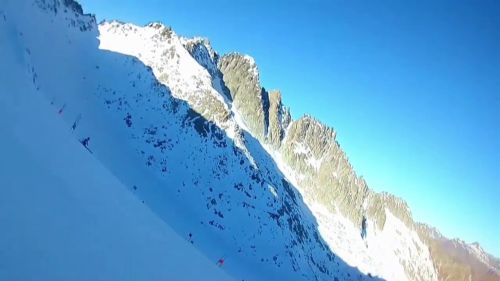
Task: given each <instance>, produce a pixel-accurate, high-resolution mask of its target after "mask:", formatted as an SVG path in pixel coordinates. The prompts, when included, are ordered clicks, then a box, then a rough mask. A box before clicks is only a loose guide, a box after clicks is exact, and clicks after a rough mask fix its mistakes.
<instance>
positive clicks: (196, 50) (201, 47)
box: [180, 37, 221, 86]
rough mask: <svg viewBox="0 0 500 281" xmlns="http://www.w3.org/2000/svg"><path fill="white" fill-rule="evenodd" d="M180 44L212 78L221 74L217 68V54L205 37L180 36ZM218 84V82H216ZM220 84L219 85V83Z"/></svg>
mask: <svg viewBox="0 0 500 281" xmlns="http://www.w3.org/2000/svg"><path fill="white" fill-rule="evenodd" d="M180 39H181V42H182V45H184V48H186V50H187V51H188V52H189V53H190V54H191V56H192V57H193V58H194V59H195V60H196V61H197V62H198V63H199V64H200V65H201V66H203V67H204V68H205V69H206V70H207V71H208V73H210V75H211V76H212V78H214V79H215V78H219V77H220V76H221V75H220V74H219V73H220V71H219V69H218V68H217V60H218V59H219V55H218V54H217V53H216V52H215V50H214V49H213V48H212V44H210V41H209V40H208V39H207V38H204V37H193V38H186V37H181V38H180ZM216 84H219V83H216ZM219 86H220V85H219Z"/></svg>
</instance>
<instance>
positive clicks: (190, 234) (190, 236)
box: [188, 232, 193, 244]
mask: <svg viewBox="0 0 500 281" xmlns="http://www.w3.org/2000/svg"><path fill="white" fill-rule="evenodd" d="M188 241H189V242H191V244H193V234H192V233H191V232H189V239H188Z"/></svg>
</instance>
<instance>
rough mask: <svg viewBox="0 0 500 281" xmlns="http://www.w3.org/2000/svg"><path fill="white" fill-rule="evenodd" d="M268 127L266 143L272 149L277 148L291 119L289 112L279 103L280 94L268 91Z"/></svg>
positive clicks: (275, 91)
mask: <svg viewBox="0 0 500 281" xmlns="http://www.w3.org/2000/svg"><path fill="white" fill-rule="evenodd" d="M268 97H269V98H268V99H269V109H268V112H269V113H268V116H269V125H268V130H267V141H268V142H269V143H270V144H271V145H272V146H273V147H274V148H279V147H280V146H281V142H282V140H283V138H284V136H285V132H286V129H287V128H288V125H290V122H291V121H292V117H291V115H290V110H289V109H288V108H287V107H285V106H283V104H282V102H281V92H280V91H277V90H274V91H269V93H268Z"/></svg>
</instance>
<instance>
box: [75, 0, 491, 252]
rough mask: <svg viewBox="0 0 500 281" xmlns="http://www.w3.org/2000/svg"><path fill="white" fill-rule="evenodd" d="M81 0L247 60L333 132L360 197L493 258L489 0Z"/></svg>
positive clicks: (296, 107)
mask: <svg viewBox="0 0 500 281" xmlns="http://www.w3.org/2000/svg"><path fill="white" fill-rule="evenodd" d="M79 2H80V3H81V4H82V6H83V9H84V11H85V12H90V13H93V14H96V16H97V19H98V20H99V21H100V20H102V19H109V20H111V19H118V20H122V21H125V22H132V23H135V24H141V25H142V24H146V23H148V22H152V21H161V22H164V23H165V24H167V25H171V26H172V28H173V29H174V30H175V31H176V32H177V33H178V34H179V35H182V36H195V35H196V36H202V37H207V38H208V39H209V40H210V41H211V42H212V44H213V46H214V49H215V50H216V51H218V52H219V53H222V54H224V53H229V52H233V51H238V52H242V53H247V54H249V55H251V56H253V57H254V58H255V59H256V62H257V65H258V67H259V70H260V78H261V83H262V85H263V86H264V87H266V88H270V89H275V88H276V89H280V90H281V91H282V93H283V100H284V103H285V104H286V105H287V106H290V108H291V111H292V114H293V116H294V118H297V117H299V116H301V115H303V114H305V113H308V114H311V115H312V116H315V117H316V118H318V119H319V120H321V121H323V122H325V123H327V124H328V125H330V126H332V127H334V128H335V130H336V131H337V132H338V133H337V136H338V141H339V143H340V144H341V146H342V149H343V150H344V151H345V152H346V154H347V156H348V158H349V161H350V162H351V163H352V165H353V167H354V169H355V171H356V172H357V174H358V175H361V176H363V177H364V178H365V179H366V181H367V183H368V186H369V187H370V188H372V189H374V190H375V191H387V192H389V193H392V194H395V195H397V196H399V197H402V198H403V199H404V200H405V201H407V202H408V204H409V206H410V208H411V210H412V213H413V215H414V218H415V219H416V220H417V221H422V222H425V223H428V224H430V225H432V226H435V227H437V228H438V229H439V230H440V231H441V232H442V233H443V234H444V235H446V236H448V237H450V238H453V237H459V238H460V239H464V240H466V241H467V242H474V241H478V242H479V243H480V244H481V245H482V246H483V247H484V248H485V249H486V250H487V251H488V252H490V253H492V254H494V255H495V256H497V257H500V241H499V239H498V237H500V223H498V222H499V221H500V218H499V217H498V214H499V213H500V210H499V207H498V203H499V202H500V168H499V164H498V159H500V121H499V120H500V79H499V78H498V73H500V47H499V46H500V31H499V30H500V19H499V18H498V17H497V16H496V15H497V14H499V13H500V2H496V1H475V2H472V3H471V2H470V1H440V2H439V3H433V2H430V1H429V2H427V1H420V2H411V1H408V2H405V3H402V2H396V1H383V2H382V3H377V4H376V3H361V2H359V3H356V2H355V1H350V2H348V1H316V0H312V1H306V2H299V1H280V0H278V1H272V2H270V3H269V2H267V1H262V0H257V1H252V2H247V1H227V0H215V1H211V2H210V4H207V3H200V2H198V1H193V0H186V1H160V0H144V1H132V0H123V1H117V0H109V1H99V0H80V1H79Z"/></svg>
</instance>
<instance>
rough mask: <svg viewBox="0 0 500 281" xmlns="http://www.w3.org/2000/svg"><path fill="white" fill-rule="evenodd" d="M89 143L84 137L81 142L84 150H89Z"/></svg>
mask: <svg viewBox="0 0 500 281" xmlns="http://www.w3.org/2000/svg"><path fill="white" fill-rule="evenodd" d="M89 141H90V137H86V138H84V139H83V140H82V144H83V146H85V148H89V147H88V145H89Z"/></svg>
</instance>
